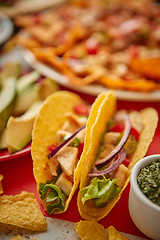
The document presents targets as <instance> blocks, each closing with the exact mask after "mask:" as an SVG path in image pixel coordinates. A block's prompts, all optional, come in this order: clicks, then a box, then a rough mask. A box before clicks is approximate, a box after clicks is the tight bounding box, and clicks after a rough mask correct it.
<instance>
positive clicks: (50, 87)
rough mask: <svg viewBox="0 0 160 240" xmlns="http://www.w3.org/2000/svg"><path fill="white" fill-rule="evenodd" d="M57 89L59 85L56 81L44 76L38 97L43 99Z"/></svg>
mask: <svg viewBox="0 0 160 240" xmlns="http://www.w3.org/2000/svg"><path fill="white" fill-rule="evenodd" d="M58 90H59V86H58V84H57V82H55V81H54V80H53V79H52V78H48V77H46V78H45V79H43V81H42V82H41V83H40V97H41V98H42V99H43V100H44V99H46V97H48V96H49V95H50V94H52V93H54V92H55V91H58Z"/></svg>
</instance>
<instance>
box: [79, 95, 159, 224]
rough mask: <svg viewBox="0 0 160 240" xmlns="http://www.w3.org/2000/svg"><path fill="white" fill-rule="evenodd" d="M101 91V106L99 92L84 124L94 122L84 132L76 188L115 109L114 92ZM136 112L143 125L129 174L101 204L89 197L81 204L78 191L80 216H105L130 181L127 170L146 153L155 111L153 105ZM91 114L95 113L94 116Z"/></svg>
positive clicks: (85, 181)
mask: <svg viewBox="0 0 160 240" xmlns="http://www.w3.org/2000/svg"><path fill="white" fill-rule="evenodd" d="M104 95H106V97H105V98H104V101H103V102H102V105H101V108H99V104H97V103H98V101H99V97H100V96H99V97H98V99H97V100H96V102H95V104H94V106H93V109H92V110H93V111H92V112H91V114H90V117H89V120H88V124H89V125H90V126H92V125H93V124H92V123H94V125H93V127H88V128H87V132H86V142H85V149H84V152H83V158H84V161H85V164H84V166H83V172H82V174H81V182H80V189H82V188H84V187H86V186H87V185H88V177H87V176H88V174H89V172H90V171H91V169H92V166H93V165H94V161H95V158H94V157H93V156H96V154H97V149H98V146H99V142H100V138H101V135H102V133H103V132H104V130H105V128H106V124H107V121H108V120H109V119H110V118H111V117H112V116H113V114H114V111H115V97H114V94H113V93H112V92H106V93H104ZM98 108H99V111H98ZM140 113H141V117H142V121H143V125H144V128H143V131H142V133H141V135H140V139H139V142H138V145H137V149H136V151H135V152H134V154H133V155H132V157H131V163H130V165H129V167H128V168H129V175H128V178H127V180H126V183H125V185H124V186H123V188H122V190H121V192H120V193H119V194H118V195H117V196H115V197H114V198H113V199H112V200H111V201H110V202H109V203H108V204H107V205H106V206H105V207H103V208H97V207H96V206H95V204H94V202H93V201H92V200H91V201H86V202H85V204H83V203H82V200H81V193H80V191H79V193H78V203H77V204H78V210H79V213H80V215H81V217H82V218H84V219H87V220H91V219H95V220H97V221H98V220H100V219H101V218H103V217H105V216H106V215H107V214H108V213H109V212H110V211H111V209H112V208H113V207H114V205H115V204H116V203H117V202H118V200H119V199H120V197H121V194H122V192H123V191H124V189H125V188H126V186H127V185H128V183H129V181H130V173H131V170H132V168H133V166H134V165H135V164H136V162H138V161H139V160H140V159H142V158H143V157H144V156H145V155H146V153H147V150H148V147H149V145H150V143H151V142H152V139H153V136H154V133H155V130H156V127H157V123H158V114H157V112H156V110H155V109H153V108H147V109H143V110H142V111H140ZM107 115H108V116H107ZM95 116H97V118H96V117H95ZM94 118H95V119H94Z"/></svg>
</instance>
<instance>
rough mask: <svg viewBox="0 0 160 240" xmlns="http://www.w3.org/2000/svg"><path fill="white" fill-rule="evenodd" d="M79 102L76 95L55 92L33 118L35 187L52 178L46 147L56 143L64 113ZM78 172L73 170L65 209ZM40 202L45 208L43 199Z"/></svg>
mask: <svg viewBox="0 0 160 240" xmlns="http://www.w3.org/2000/svg"><path fill="white" fill-rule="evenodd" d="M81 102H82V100H81V98H80V97H79V96H78V95H76V94H74V93H71V92H67V91H58V92H55V93H53V94H52V95H50V96H49V97H48V98H47V99H46V100H45V101H44V104H43V106H42V108H41V109H40V112H39V114H38V115H37V117H36V119H35V123H34V128H33V133H32V147H31V154H32V159H33V173H34V177H35V180H36V183H37V189H39V184H40V183H45V182H46V181H47V180H51V179H52V175H51V171H50V167H49V159H48V157H47V155H48V150H47V147H48V146H49V145H51V144H55V145H56V132H57V130H58V129H60V127H61V126H62V124H63V123H64V120H65V113H66V112H73V107H74V105H75V104H77V103H81ZM77 167H78V166H77ZM80 173H81V171H80V170H79V171H77V170H75V174H74V185H73V188H72V191H71V193H70V194H69V196H68V198H67V201H66V204H65V210H66V209H67V207H68V205H69V202H70V200H71V198H72V196H73V194H74V192H75V190H76V189H77V187H78V184H79V178H80ZM42 204H43V206H44V208H45V209H46V205H45V202H44V201H43V202H42ZM65 210H64V211H65ZM57 213H59V212H57Z"/></svg>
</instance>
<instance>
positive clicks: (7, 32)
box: [0, 12, 14, 45]
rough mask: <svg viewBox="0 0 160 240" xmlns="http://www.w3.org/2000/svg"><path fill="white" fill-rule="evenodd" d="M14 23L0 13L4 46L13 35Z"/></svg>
mask: <svg viewBox="0 0 160 240" xmlns="http://www.w3.org/2000/svg"><path fill="white" fill-rule="evenodd" d="M13 29H14V27H13V23H12V21H11V20H10V19H9V18H8V17H7V16H6V15H5V14H3V13H2V12H0V45H1V44H3V43H4V42H5V41H6V40H8V38H9V37H10V36H11V35H12V33H13Z"/></svg>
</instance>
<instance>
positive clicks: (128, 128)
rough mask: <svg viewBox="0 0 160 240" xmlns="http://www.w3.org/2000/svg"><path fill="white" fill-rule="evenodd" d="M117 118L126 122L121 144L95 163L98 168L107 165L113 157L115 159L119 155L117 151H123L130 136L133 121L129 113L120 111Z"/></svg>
mask: <svg viewBox="0 0 160 240" xmlns="http://www.w3.org/2000/svg"><path fill="white" fill-rule="evenodd" d="M115 120H116V121H118V122H120V121H123V122H124V127H125V129H124V134H123V136H122V138H121V140H120V142H119V144H118V145H117V146H116V147H115V148H114V149H113V151H111V153H110V154H109V155H108V156H107V157H105V158H103V159H101V160H99V161H97V162H96V163H95V166H96V167H98V168H100V167H103V166H105V165H106V163H107V162H109V161H110V160H111V159H113V158H114V157H115V156H116V155H117V153H119V152H120V151H121V149H122V147H123V146H124V144H125V143H126V141H127V139H128V137H129V134H130V131H131V123H130V119H129V116H128V114H127V113H125V112H123V113H122V112H121V113H118V114H117V115H116V116H115Z"/></svg>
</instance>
